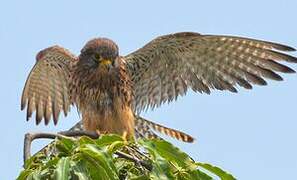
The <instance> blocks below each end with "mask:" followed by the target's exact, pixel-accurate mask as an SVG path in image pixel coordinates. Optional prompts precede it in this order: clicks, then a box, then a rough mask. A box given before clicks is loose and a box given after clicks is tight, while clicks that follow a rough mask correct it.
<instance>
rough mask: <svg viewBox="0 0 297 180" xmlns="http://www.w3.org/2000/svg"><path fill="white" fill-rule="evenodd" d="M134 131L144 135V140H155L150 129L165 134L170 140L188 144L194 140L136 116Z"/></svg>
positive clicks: (184, 134) (182, 133)
mask: <svg viewBox="0 0 297 180" xmlns="http://www.w3.org/2000/svg"><path fill="white" fill-rule="evenodd" d="M135 129H137V130H138V129H139V131H141V132H143V133H144V136H145V137H146V138H150V136H151V138H155V136H157V135H156V134H155V133H154V132H153V131H152V130H151V129H153V130H155V131H157V132H160V133H162V134H165V135H167V136H170V137H172V138H175V139H177V140H179V141H183V142H188V143H191V142H193V141H194V138H193V137H192V136H190V135H188V134H186V133H184V132H181V131H178V130H175V129H171V128H168V127H165V126H162V125H160V124H157V123H154V122H152V121H149V120H147V119H144V118H142V117H140V116H136V118H135ZM157 137H158V136H157Z"/></svg>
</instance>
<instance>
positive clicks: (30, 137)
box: [24, 131, 152, 171]
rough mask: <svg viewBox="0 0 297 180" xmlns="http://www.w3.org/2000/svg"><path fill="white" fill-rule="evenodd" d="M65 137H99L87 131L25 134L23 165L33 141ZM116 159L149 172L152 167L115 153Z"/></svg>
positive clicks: (125, 155)
mask: <svg viewBox="0 0 297 180" xmlns="http://www.w3.org/2000/svg"><path fill="white" fill-rule="evenodd" d="M65 136H66V137H76V136H88V137H90V138H92V139H97V138H98V137H99V134H97V133H96V132H88V131H62V132H59V133H57V134H55V133H27V134H25V138H24V163H25V162H26V160H27V159H29V158H30V157H31V144H32V142H33V141H34V140H35V139H55V138H58V139H61V138H65ZM115 154H116V155H118V157H121V158H125V159H128V160H131V161H133V162H135V163H136V164H141V165H142V166H143V167H145V168H146V169H147V170H149V171H151V170H152V166H151V165H150V164H149V163H147V162H146V161H142V160H139V159H136V158H134V157H132V156H130V155H129V154H126V153H123V152H120V151H117V152H115Z"/></svg>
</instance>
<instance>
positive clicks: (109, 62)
mask: <svg viewBox="0 0 297 180" xmlns="http://www.w3.org/2000/svg"><path fill="white" fill-rule="evenodd" d="M100 64H103V65H109V64H111V60H109V59H103V60H101V61H100Z"/></svg>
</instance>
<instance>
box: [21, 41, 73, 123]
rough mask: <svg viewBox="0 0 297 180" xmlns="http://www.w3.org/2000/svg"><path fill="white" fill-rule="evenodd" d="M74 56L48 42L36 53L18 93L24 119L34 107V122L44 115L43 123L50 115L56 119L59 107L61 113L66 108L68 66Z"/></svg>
mask: <svg viewBox="0 0 297 180" xmlns="http://www.w3.org/2000/svg"><path fill="white" fill-rule="evenodd" d="M74 63H76V57H75V56H74V55H72V54H71V53H70V52H69V51H68V50H66V49H64V48H62V47H59V46H52V47H49V48H46V49H44V50H42V51H40V52H39V53H38V55H37V56H36V64H35V65H34V67H33V69H32V70H31V72H30V74H29V76H28V78H27V81H26V84H25V87H24V90H23V95H22V100H21V109H22V110H23V109H25V108H26V106H27V120H29V118H30V117H31V116H32V113H33V112H34V111H36V124H39V123H40V122H41V121H42V119H43V118H44V120H45V124H46V125H47V124H48V123H49V120H50V118H51V116H53V120H54V123H55V124H56V123H57V121H58V117H59V113H60V112H61V111H62V110H63V111H64V114H65V116H66V115H67V112H68V111H69V110H70V104H71V103H72V102H71V98H70V92H69V81H70V70H71V67H72V64H74Z"/></svg>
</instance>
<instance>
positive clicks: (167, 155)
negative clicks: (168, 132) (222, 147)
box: [17, 135, 235, 180]
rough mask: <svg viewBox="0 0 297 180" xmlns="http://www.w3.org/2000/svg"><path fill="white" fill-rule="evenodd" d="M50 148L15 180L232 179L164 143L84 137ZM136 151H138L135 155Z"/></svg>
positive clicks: (106, 137) (105, 136) (60, 142)
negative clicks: (48, 151) (144, 164)
mask: <svg viewBox="0 0 297 180" xmlns="http://www.w3.org/2000/svg"><path fill="white" fill-rule="evenodd" d="M49 148H50V149H51V150H53V153H50V154H44V152H40V153H38V154H36V155H34V156H33V157H31V158H30V159H29V160H28V161H27V162H26V166H25V169H24V170H23V171H22V172H21V173H20V175H19V176H18V178H17V179H18V180H25V179H26V180H27V179H29V180H36V179H37V180H38V179H63V180H64V179H74V180H87V179H111V180H113V179H115V180H117V179H134V180H146V179H153V180H159V179H161V180H162V179H166V180H167V179H181V180H187V179H189V180H195V179H197V180H210V179H212V177H213V176H215V175H216V176H218V177H220V178H221V179H222V180H234V179H235V178H234V177H233V176H232V175H230V174H229V173H227V172H225V171H223V170H221V169H220V168H218V167H215V166H212V165H210V164H206V163H200V162H196V163H195V162H194V160H192V159H191V158H190V157H189V156H188V155H187V154H185V153H184V152H182V151H181V150H179V149H178V148H177V147H175V146H173V145H172V144H170V143H168V142H166V141H164V140H140V141H139V144H136V142H135V141H133V140H132V141H125V140H123V138H122V137H121V136H118V135H103V136H101V137H100V138H99V139H96V140H94V139H91V138H89V137H86V136H84V137H81V138H78V139H74V138H65V139H64V138H63V139H61V140H58V139H56V140H55V143H52V144H51V145H50V146H49ZM56 148H58V150H55V149H56ZM135 148H137V149H138V150H135V151H134V150H133V149H135ZM117 151H118V152H120V151H123V152H124V153H126V154H128V155H130V157H132V158H134V159H136V161H145V162H147V163H149V164H150V165H151V167H152V169H150V168H149V170H148V169H146V166H143V165H141V164H140V163H135V162H134V161H131V159H125V158H124V157H119V156H117V155H114V153H115V152H117ZM50 152H51V151H50Z"/></svg>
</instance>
